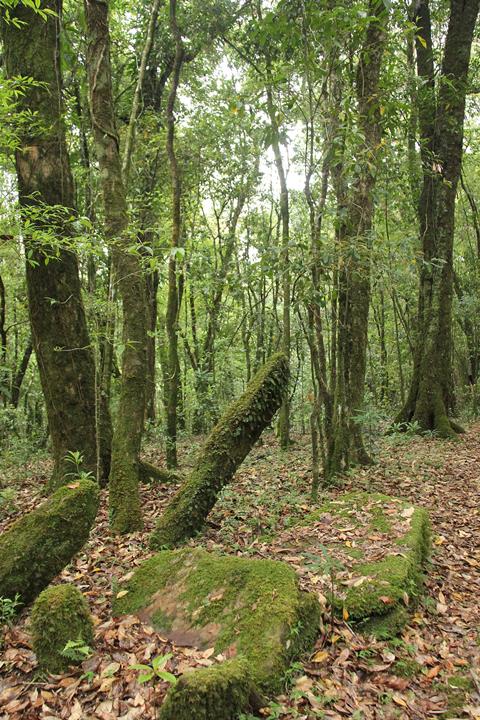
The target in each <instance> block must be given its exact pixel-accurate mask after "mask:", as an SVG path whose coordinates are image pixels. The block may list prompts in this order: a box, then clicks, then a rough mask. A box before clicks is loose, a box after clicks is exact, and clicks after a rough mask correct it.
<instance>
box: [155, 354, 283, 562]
mask: <svg viewBox="0 0 480 720" xmlns="http://www.w3.org/2000/svg"><path fill="white" fill-rule="evenodd" d="M288 378H289V371H288V361H287V358H286V356H285V355H284V354H283V353H278V354H277V355H274V356H272V357H271V358H270V360H269V361H268V362H267V363H266V364H265V365H264V367H263V368H262V369H261V370H260V371H259V372H258V373H257V375H256V376H255V377H254V378H253V380H252V381H251V382H250V383H249V385H248V386H247V389H246V390H245V392H244V393H243V395H241V397H240V398H239V399H238V400H236V401H235V402H234V403H232V405H231V406H230V407H229V408H228V410H227V411H226V413H225V414H224V415H223V417H222V418H221V419H220V421H219V422H218V424H217V425H216V426H215V427H214V428H213V430H212V432H211V433H210V435H209V437H208V439H207V441H206V443H205V445H204V446H203V449H202V450H201V452H200V455H199V457H198V460H197V463H196V468H195V469H194V470H193V472H192V473H191V474H190V476H189V477H188V479H187V480H186V481H185V483H184V485H182V487H181V488H180V490H179V491H178V492H177V494H176V495H175V496H174V498H173V499H172V500H171V502H170V503H169V505H168V506H167V508H166V510H165V512H164V514H163V515H162V517H161V518H160V519H159V521H158V523H157V527H156V529H155V531H154V533H153V535H152V539H151V545H152V547H154V548H160V547H163V546H174V545H177V544H178V543H181V542H182V541H183V540H186V539H187V538H189V537H192V536H193V535H194V534H195V533H196V532H198V531H199V530H200V529H201V528H202V526H203V524H204V523H205V520H206V518H207V515H208V513H209V512H210V510H211V509H212V508H213V506H214V505H215V503H216V500H217V496H218V494H219V492H220V491H221V489H222V488H223V487H224V486H225V485H226V484H227V483H228V482H229V481H230V480H231V479H232V477H233V475H234V474H235V472H236V470H237V468H238V466H239V465H240V464H241V463H242V462H243V460H244V459H245V458H246V456H247V455H248V453H249V452H250V450H251V449H252V447H253V445H254V444H255V443H256V441H257V440H258V438H259V437H260V435H261V434H262V432H263V430H264V429H265V428H266V427H267V425H269V423H270V422H271V420H272V418H273V416H274V415H275V413H276V411H277V410H278V408H279V407H280V404H281V402H282V398H283V395H284V393H285V387H286V385H287V384H288Z"/></svg>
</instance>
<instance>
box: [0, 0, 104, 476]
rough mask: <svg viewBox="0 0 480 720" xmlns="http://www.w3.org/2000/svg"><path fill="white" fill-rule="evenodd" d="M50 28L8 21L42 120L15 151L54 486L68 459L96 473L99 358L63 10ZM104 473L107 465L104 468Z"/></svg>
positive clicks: (6, 34) (50, 6)
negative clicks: (81, 267) (86, 274)
mask: <svg viewBox="0 0 480 720" xmlns="http://www.w3.org/2000/svg"><path fill="white" fill-rule="evenodd" d="M42 9H45V10H49V11H53V13H55V14H54V15H49V16H48V18H47V19H46V20H45V19H44V18H42V17H41V16H40V15H39V14H38V13H37V12H35V11H34V10H33V9H32V8H30V7H25V6H24V5H23V4H22V3H18V4H15V7H12V8H10V17H11V18H12V20H13V19H14V18H15V19H16V20H18V22H19V23H20V27H17V26H16V24H15V23H14V22H12V21H10V22H6V21H5V20H4V18H3V12H4V11H3V10H2V11H1V12H2V21H1V33H2V40H3V50H4V55H3V59H4V66H5V69H6V72H7V75H8V76H9V77H30V78H33V80H34V81H35V84H32V85H30V87H28V88H27V90H26V91H25V93H24V94H23V95H20V96H19V97H18V98H17V107H18V109H19V110H20V111H28V112H30V113H32V114H33V115H34V116H35V122H32V123H30V124H29V125H27V124H24V125H22V128H21V132H20V142H19V147H18V149H17V151H16V170H17V180H18V191H19V198H20V204H21V207H22V211H23V216H24V217H25V218H28V220H29V229H28V232H26V233H25V250H26V257H27V263H26V273H27V289H28V305H29V314H30V323H31V328H32V343H33V347H34V349H35V354H36V356H37V364H38V370H39V375H40V381H41V384H42V390H43V393H44V397H45V406H46V409H47V415H48V425H49V428H50V436H51V439H52V445H53V455H54V460H55V465H54V470H53V475H52V477H51V479H50V488H51V489H54V488H55V487H57V486H59V485H61V484H62V483H63V482H64V472H65V456H66V454H67V452H68V451H70V450H71V451H78V452H80V453H81V454H82V456H83V467H84V469H85V470H89V471H91V472H92V473H94V474H95V475H97V471H98V474H99V475H102V468H101V467H100V466H99V467H98V468H97V444H96V437H95V388H94V377H95V370H94V359H93V353H92V349H91V345H90V340H89V336H88V331H87V324H86V320H85V312H84V308H83V302H82V296H81V288H80V279H79V273H78V263H77V258H76V255H75V252H74V250H73V249H71V247H70V248H69V246H70V243H71V237H70V236H71V217H72V214H74V192H73V180H72V174H71V170H70V165H69V159H68V152H67V146H66V142H65V128H64V125H63V118H62V115H63V100H62V74H61V58H60V53H59V50H60V23H61V3H60V2H59V1H58V0H44V2H42ZM98 465H100V463H98Z"/></svg>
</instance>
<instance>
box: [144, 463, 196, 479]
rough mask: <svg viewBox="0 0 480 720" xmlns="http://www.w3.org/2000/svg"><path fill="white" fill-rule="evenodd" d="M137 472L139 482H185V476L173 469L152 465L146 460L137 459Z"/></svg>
mask: <svg viewBox="0 0 480 720" xmlns="http://www.w3.org/2000/svg"><path fill="white" fill-rule="evenodd" d="M138 474H139V477H140V482H143V483H149V482H158V483H165V484H168V483H170V484H171V483H183V482H185V476H184V475H181V474H180V473H177V472H174V471H173V470H166V469H165V468H159V467H157V466H156V465H152V464H151V463H149V462H147V461H146V460H139V461H138Z"/></svg>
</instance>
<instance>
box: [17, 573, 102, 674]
mask: <svg viewBox="0 0 480 720" xmlns="http://www.w3.org/2000/svg"><path fill="white" fill-rule="evenodd" d="M30 624H31V633H32V642H33V650H34V652H35V655H36V656H37V661H38V664H39V667H40V668H41V669H42V670H46V671H48V672H51V673H61V672H64V671H65V670H67V668H68V667H69V665H79V664H80V663H81V662H82V660H83V659H84V656H83V657H82V653H81V652H78V651H77V654H76V655H75V653H69V654H68V655H63V654H62V653H63V651H64V649H65V646H66V645H67V643H68V642H69V641H72V642H74V643H78V644H79V646H81V647H91V646H92V645H93V623H92V618H91V616H90V612H89V609H88V605H87V602H86V600H85V598H84V597H83V595H82V593H81V592H80V590H78V589H77V588H76V587H75V586H74V585H55V586H51V587H48V588H47V589H46V590H44V591H43V592H41V593H40V595H39V596H38V598H37V599H36V600H35V602H34V604H33V607H32V614H31V617H30Z"/></svg>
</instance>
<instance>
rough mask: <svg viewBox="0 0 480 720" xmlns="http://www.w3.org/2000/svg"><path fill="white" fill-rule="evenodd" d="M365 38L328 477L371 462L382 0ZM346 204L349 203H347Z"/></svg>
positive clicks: (340, 276) (373, 2)
mask: <svg viewBox="0 0 480 720" xmlns="http://www.w3.org/2000/svg"><path fill="white" fill-rule="evenodd" d="M368 14H369V17H370V21H369V23H368V26H367V29H366V34H365V40H364V43H363V46H362V48H361V52H360V58H359V61H358V66H357V70H356V78H355V88H356V96H357V106H358V123H359V127H360V131H361V146H360V147H359V148H358V154H359V156H358V160H357V167H358V170H356V171H355V173H354V177H353V180H352V183H351V187H350V188H349V190H348V191H347V194H346V196H344V195H343V190H342V191H341V194H340V195H339V196H338V200H339V205H340V206H339V211H340V214H339V218H338V231H337V232H338V235H337V238H338V240H337V241H338V258H339V261H338V262H339V265H338V271H337V296H338V305H337V309H336V314H337V335H336V339H335V340H334V341H335V342H336V355H335V357H336V368H335V382H334V387H333V415H332V430H331V435H330V442H329V444H328V448H327V450H328V455H327V467H326V472H327V476H329V477H331V476H333V475H335V474H336V473H338V472H341V471H342V470H343V469H345V468H348V467H349V465H351V464H355V463H363V464H365V463H368V462H369V461H370V458H369V456H368V453H367V452H366V450H365V448H364V444H363V438H362V433H361V426H360V424H359V422H358V417H356V416H358V415H359V413H360V412H361V411H362V406H363V395H364V385H365V372H366V359H367V333H368V313H369V306H370V292H371V281H370V272H371V269H370V267H371V242H372V238H371V235H372V226H373V219H374V202H373V189H374V186H375V181H376V175H377V167H378V165H377V163H378V157H379V150H380V147H381V137H382V124H381V109H380V100H379V82H380V71H381V67H382V57H383V54H384V49H385V43H386V23H387V21H388V11H387V10H386V7H385V4H384V2H383V0H370V3H369V10H368ZM344 203H345V204H344Z"/></svg>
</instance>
